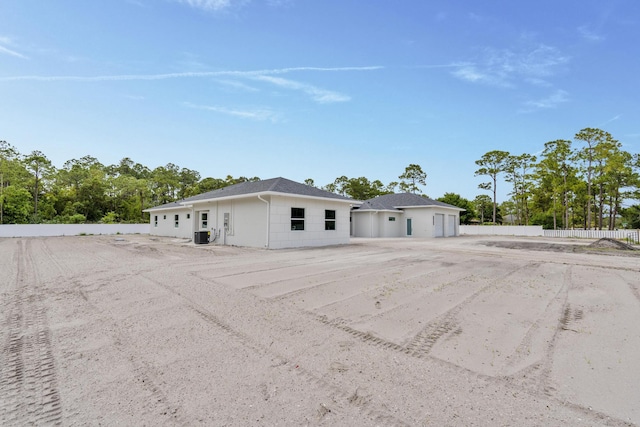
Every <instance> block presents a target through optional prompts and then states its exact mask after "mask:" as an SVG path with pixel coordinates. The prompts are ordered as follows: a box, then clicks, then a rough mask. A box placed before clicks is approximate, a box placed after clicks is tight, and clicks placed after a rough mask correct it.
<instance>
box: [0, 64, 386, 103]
mask: <svg viewBox="0 0 640 427" xmlns="http://www.w3.org/2000/svg"><path fill="white" fill-rule="evenodd" d="M381 68H383V67H381V66H365V67H290V68H276V69H270V70H255V71H192V72H183V73H167V74H129V75H126V74H125V75H106V76H13V77H0V81H16V80H19V81H41V82H57V81H75V82H104V81H114V82H118V81H136V80H147V81H149V80H166V79H179V78H207V77H209V78H211V77H214V78H215V77H218V78H224V77H227V78H234V77H235V78H238V79H242V78H244V79H251V80H256V81H262V82H266V83H270V84H273V85H276V86H279V87H283V88H287V89H290V90H298V91H301V92H303V93H305V94H307V95H308V96H310V97H311V99H313V100H314V101H315V102H318V103H320V104H331V103H336V102H346V101H349V100H351V97H349V96H348V95H345V94H342V93H339V92H335V91H331V90H327V89H322V88H319V87H316V86H313V85H310V84H307V83H301V82H298V81H294V80H289V79H284V78H281V77H276V76H278V75H282V74H288V73H296V72H309V71H311V72H352V71H373V70H379V69H381ZM220 81H222V82H224V81H225V80H224V79H221V80H220ZM226 81H227V84H229V83H228V79H227V80H226ZM234 85H235V87H236V88H243V89H246V90H253V88H252V87H250V86H247V85H244V84H243V83H240V82H237V83H234Z"/></svg>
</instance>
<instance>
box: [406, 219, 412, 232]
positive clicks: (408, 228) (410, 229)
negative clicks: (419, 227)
mask: <svg viewBox="0 0 640 427" xmlns="http://www.w3.org/2000/svg"><path fill="white" fill-rule="evenodd" d="M412 234H413V229H412V227H411V218H407V236H411V235H412Z"/></svg>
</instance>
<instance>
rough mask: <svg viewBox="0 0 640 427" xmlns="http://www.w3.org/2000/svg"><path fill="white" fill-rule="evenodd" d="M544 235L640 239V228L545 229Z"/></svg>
mask: <svg viewBox="0 0 640 427" xmlns="http://www.w3.org/2000/svg"><path fill="white" fill-rule="evenodd" d="M544 237H577V238H581V239H602V238H605V237H607V238H609V239H625V240H626V239H629V240H633V241H635V242H637V241H638V240H640V230H544Z"/></svg>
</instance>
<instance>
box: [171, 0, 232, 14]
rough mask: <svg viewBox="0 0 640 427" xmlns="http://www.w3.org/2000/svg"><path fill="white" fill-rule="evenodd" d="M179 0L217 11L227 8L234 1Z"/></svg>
mask: <svg viewBox="0 0 640 427" xmlns="http://www.w3.org/2000/svg"><path fill="white" fill-rule="evenodd" d="M178 1H179V2H180V3H183V4H186V5H188V6H191V7H193V8H195V9H202V10H205V11H208V12H217V11H220V10H224V9H227V8H229V7H230V6H231V5H232V4H233V3H234V2H232V1H231V0H178ZM236 3H237V2H236Z"/></svg>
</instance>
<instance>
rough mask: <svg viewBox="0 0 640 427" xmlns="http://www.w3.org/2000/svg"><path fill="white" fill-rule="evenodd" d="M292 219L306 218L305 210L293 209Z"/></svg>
mask: <svg viewBox="0 0 640 427" xmlns="http://www.w3.org/2000/svg"><path fill="white" fill-rule="evenodd" d="M291 218H304V208H291Z"/></svg>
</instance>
